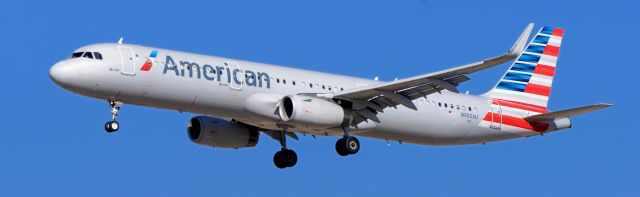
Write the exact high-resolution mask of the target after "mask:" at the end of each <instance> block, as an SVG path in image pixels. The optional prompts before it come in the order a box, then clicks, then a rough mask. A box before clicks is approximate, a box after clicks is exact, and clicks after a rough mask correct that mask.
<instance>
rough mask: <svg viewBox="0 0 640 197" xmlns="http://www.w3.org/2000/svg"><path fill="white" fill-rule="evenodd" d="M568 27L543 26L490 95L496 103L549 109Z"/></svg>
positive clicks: (529, 111) (531, 110)
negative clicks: (562, 44) (565, 28)
mask: <svg viewBox="0 0 640 197" xmlns="http://www.w3.org/2000/svg"><path fill="white" fill-rule="evenodd" d="M563 34H564V30H563V29H561V28H554V27H543V28H542V29H540V31H538V33H537V34H536V36H535V37H534V38H533V39H532V40H531V41H530V42H529V44H528V45H527V46H526V47H525V49H524V51H523V52H522V53H521V54H520V56H518V58H517V59H516V61H515V62H514V63H513V64H512V65H511V67H510V68H509V70H508V71H507V72H506V73H505V74H504V76H503V77H502V79H500V81H499V82H498V84H496V86H495V87H494V88H493V89H492V90H490V91H489V92H488V93H487V95H488V96H489V97H491V98H492V100H493V103H499V105H502V106H504V107H509V108H514V109H516V110H518V111H525V112H527V114H532V113H533V114H535V113H545V112H547V103H548V100H549V95H550V92H551V84H552V82H553V77H554V75H555V70H556V63H557V62H558V53H559V52H560V44H561V43H562V36H563Z"/></svg>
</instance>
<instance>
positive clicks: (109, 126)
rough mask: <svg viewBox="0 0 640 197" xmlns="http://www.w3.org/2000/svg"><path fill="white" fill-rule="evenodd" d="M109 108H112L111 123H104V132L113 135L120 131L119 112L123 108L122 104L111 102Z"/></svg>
mask: <svg viewBox="0 0 640 197" xmlns="http://www.w3.org/2000/svg"><path fill="white" fill-rule="evenodd" d="M108 102H109V106H110V107H111V121H107V122H106V123H104V130H106V131H107V132H108V133H112V132H115V131H118V129H120V124H119V123H118V121H117V119H118V112H119V111H120V106H122V102H120V101H115V100H110V101H108Z"/></svg>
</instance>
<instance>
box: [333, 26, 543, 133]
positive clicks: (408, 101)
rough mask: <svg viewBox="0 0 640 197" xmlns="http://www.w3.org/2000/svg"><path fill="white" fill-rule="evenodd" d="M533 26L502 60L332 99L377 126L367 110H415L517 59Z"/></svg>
mask: <svg viewBox="0 0 640 197" xmlns="http://www.w3.org/2000/svg"><path fill="white" fill-rule="evenodd" d="M533 25H534V24H533V23H530V24H529V25H528V26H527V27H526V28H525V30H524V31H523V32H522V33H521V34H520V36H519V37H518V40H517V41H516V42H515V43H514V44H513V46H512V47H511V49H510V50H509V51H508V52H507V53H505V54H502V55H500V56H497V57H493V58H489V59H486V60H483V61H480V62H475V63H471V64H467V65H463V66H459V67H456V68H451V69H447V70H442V71H438V72H433V73H428V74H424V75H419V76H415V77H410V78H406V79H401V80H397V81H392V82H387V83H383V84H378V85H373V86H365V87H361V88H356V89H352V90H347V91H344V92H341V93H339V94H336V95H334V96H333V98H336V99H342V100H347V101H351V102H353V103H354V107H353V108H354V111H356V112H360V113H359V114H360V115H362V116H363V118H365V119H371V120H373V121H376V122H378V120H377V118H375V114H372V113H375V112H372V111H367V110H364V109H366V108H367V107H368V108H371V109H372V110H375V111H378V112H382V109H384V108H387V107H395V106H397V105H403V106H405V107H408V108H411V109H414V110H415V109H416V106H415V105H414V104H413V102H412V100H415V99H417V98H420V97H423V96H426V95H429V94H432V93H434V92H438V91H441V90H444V89H446V90H449V91H452V92H458V90H457V89H456V86H458V85H459V84H460V83H462V82H464V81H467V80H469V77H467V76H466V75H467V74H471V73H474V72H477V71H480V70H484V69H487V68H490V67H493V66H496V65H499V64H502V63H504V62H507V61H510V60H513V59H514V58H516V57H517V56H518V55H519V54H520V53H521V52H522V50H523V49H524V47H525V44H526V41H527V39H528V38H529V35H530V34H531V30H532V29H533Z"/></svg>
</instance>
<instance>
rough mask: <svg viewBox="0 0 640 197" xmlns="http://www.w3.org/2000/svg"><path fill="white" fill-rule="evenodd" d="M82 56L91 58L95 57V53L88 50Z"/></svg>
mask: <svg viewBox="0 0 640 197" xmlns="http://www.w3.org/2000/svg"><path fill="white" fill-rule="evenodd" d="M82 57H86V58H89V59H93V53H91V52H86V53H84V55H82Z"/></svg>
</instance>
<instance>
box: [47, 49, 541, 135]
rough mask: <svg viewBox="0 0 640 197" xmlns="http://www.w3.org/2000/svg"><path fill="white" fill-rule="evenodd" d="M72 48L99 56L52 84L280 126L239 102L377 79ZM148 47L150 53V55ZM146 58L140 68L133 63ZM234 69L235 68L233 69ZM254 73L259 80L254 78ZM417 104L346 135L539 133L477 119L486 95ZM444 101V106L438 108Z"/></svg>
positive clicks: (71, 63)
mask: <svg viewBox="0 0 640 197" xmlns="http://www.w3.org/2000/svg"><path fill="white" fill-rule="evenodd" d="M76 51H86V52H99V53H100V54H102V59H91V58H69V59H65V60H62V61H60V62H58V63H57V64H55V65H54V66H53V67H52V68H51V70H50V77H51V78H52V80H53V81H54V82H55V83H56V84H58V85H59V86H61V87H63V88H65V89H67V90H69V91H72V92H75V93H78V94H81V95H84V96H88V97H93V98H96V99H101V100H114V99H116V100H119V101H122V102H123V103H126V104H133V105H139V106H148V107H154V108H162V109H169V110H177V111H181V112H192V113H196V114H203V115H209V116H215V117H224V118H230V119H234V120H237V121H239V122H243V123H246V124H250V125H253V126H256V127H259V128H262V129H269V130H282V128H281V127H279V125H278V122H277V121H269V120H264V119H260V118H254V116H253V115H252V114H251V113H248V112H247V111H248V109H247V106H246V101H247V99H248V98H249V97H251V96H252V95H255V94H257V93H262V94H271V95H295V94H304V93H320V94H322V93H332V92H333V93H338V92H341V91H345V90H348V89H352V88H357V87H361V86H370V85H375V84H379V83H382V82H381V81H376V80H368V79H362V78H355V77H348V76H342V75H335V74H328V73H322V72H315V71H308V70H302V69H295V68H288V67H282V66H274V65H268V64H261V63H254V62H248V61H241V60H235V59H229V58H221V57H214V56H206V55H198V54H193V53H186V52H179V51H174V50H168V49H159V48H151V47H145V46H139V45H129V44H115V43H113V44H94V45H88V46H85V47H82V48H80V49H77V50H76ZM152 51H156V55H155V57H150V56H151V53H152ZM146 61H150V62H151V67H148V68H147V69H148V70H146V71H145V70H143V69H142V68H141V67H142V66H143V65H144V64H145V62H146ZM234 71H235V72H234ZM258 78H259V80H258ZM414 104H415V105H416V107H417V110H413V109H409V108H406V107H404V106H401V105H400V106H397V107H396V108H386V109H384V113H380V114H379V115H378V117H379V119H380V123H376V122H373V121H367V122H365V123H362V124H361V126H360V127H358V128H353V134H354V135H361V136H367V137H373V138H379V139H386V140H392V141H401V142H409V143H416V144H428V145H457V144H474V143H484V142H490V141H496V140H504V139H511V138H517V137H524V136H531V135H539V134H540V132H536V131H532V130H528V129H522V128H518V127H512V126H508V125H502V124H501V123H502V122H501V121H502V120H500V121H494V122H490V121H489V122H488V121H483V119H484V118H486V117H485V115H486V114H487V113H488V112H493V113H501V111H502V110H501V109H500V107H499V106H498V107H492V105H491V98H487V97H486V96H482V95H481V96H474V95H468V94H460V93H453V92H449V91H446V90H443V91H441V92H440V93H433V94H430V95H428V96H425V97H423V98H420V99H417V100H414ZM445 106H446V107H445ZM290 130H292V131H296V132H302V133H307V134H314V135H341V134H342V131H341V130H340V129H338V128H335V129H321V130H320V129H312V128H304V127H298V128H292V129H290Z"/></svg>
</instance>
